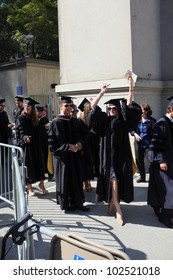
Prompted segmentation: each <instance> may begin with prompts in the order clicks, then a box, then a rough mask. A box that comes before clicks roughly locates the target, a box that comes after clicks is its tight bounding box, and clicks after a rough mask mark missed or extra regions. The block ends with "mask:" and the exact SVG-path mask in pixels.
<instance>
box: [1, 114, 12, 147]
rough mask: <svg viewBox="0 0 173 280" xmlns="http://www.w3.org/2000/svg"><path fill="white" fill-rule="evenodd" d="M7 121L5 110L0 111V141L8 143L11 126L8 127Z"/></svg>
mask: <svg viewBox="0 0 173 280" xmlns="http://www.w3.org/2000/svg"><path fill="white" fill-rule="evenodd" d="M9 123H10V122H9V118H8V115H7V112H6V111H2V112H0V143H4V144H8V137H9V133H10V132H11V128H8V124H9Z"/></svg>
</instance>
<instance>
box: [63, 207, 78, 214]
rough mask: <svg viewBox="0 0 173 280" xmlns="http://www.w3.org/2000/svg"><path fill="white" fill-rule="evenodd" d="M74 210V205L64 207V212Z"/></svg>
mask: <svg viewBox="0 0 173 280" xmlns="http://www.w3.org/2000/svg"><path fill="white" fill-rule="evenodd" d="M75 210H76V208H75V207H74V206H69V207H67V208H66V209H64V211H65V213H66V212H73V211H75Z"/></svg>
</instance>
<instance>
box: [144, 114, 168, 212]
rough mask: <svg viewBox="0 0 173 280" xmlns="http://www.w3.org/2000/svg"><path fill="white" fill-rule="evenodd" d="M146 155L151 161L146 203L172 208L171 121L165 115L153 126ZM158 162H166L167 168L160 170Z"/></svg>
mask: <svg viewBox="0 0 173 280" xmlns="http://www.w3.org/2000/svg"><path fill="white" fill-rule="evenodd" d="M148 156H149V160H150V161H151V166H150V178H149V188H148V204H149V205H151V206H152V207H159V208H163V209H172V210H173V123H172V122H171V121H170V120H169V118H167V117H166V116H164V117H162V118H160V119H159V120H158V121H157V122H156V124H155V126H154V130H153V137H152V140H151V144H150V147H149V153H148ZM160 163H167V165H168V170H167V171H162V170H161V169H160Z"/></svg>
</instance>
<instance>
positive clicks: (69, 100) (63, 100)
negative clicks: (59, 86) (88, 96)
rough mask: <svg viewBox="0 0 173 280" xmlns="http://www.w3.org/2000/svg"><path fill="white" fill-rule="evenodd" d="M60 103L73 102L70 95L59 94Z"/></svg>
mask: <svg viewBox="0 0 173 280" xmlns="http://www.w3.org/2000/svg"><path fill="white" fill-rule="evenodd" d="M60 103H73V100H72V97H70V96H61V99H60Z"/></svg>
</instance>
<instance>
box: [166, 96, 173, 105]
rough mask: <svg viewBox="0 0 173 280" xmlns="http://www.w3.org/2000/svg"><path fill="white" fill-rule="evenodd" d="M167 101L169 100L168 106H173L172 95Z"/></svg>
mask: <svg viewBox="0 0 173 280" xmlns="http://www.w3.org/2000/svg"><path fill="white" fill-rule="evenodd" d="M167 100H169V101H170V102H169V106H173V95H172V96H170V97H169V98H167Z"/></svg>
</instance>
